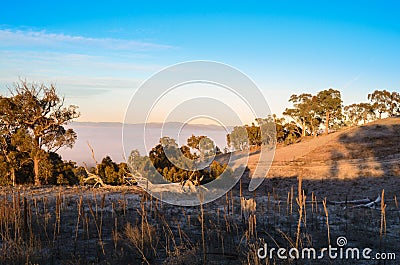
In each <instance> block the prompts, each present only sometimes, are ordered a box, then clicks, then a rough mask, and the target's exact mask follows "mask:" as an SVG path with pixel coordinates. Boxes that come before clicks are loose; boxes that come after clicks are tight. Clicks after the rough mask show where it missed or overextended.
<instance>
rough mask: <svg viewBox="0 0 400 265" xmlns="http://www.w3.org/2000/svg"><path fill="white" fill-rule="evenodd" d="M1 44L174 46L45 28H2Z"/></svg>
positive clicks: (133, 48) (142, 48) (125, 47)
mask: <svg viewBox="0 0 400 265" xmlns="http://www.w3.org/2000/svg"><path fill="white" fill-rule="evenodd" d="M0 46H3V47H13V48H16V47H30V48H32V47H43V48H45V47H50V48H74V47H79V48H82V47H90V48H91V49H93V48H97V49H105V50H118V51H150V50H165V49H171V48H173V47H172V46H170V45H162V44H156V43H150V42H142V41H136V40H126V39H116V38H92V37H84V36H73V35H67V34H63V33H48V32H46V31H44V30H42V31H33V30H14V29H0Z"/></svg>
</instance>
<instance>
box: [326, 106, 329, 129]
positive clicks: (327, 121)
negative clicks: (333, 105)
mask: <svg viewBox="0 0 400 265" xmlns="http://www.w3.org/2000/svg"><path fill="white" fill-rule="evenodd" d="M325 119H326V121H325V134H328V133H329V111H327V112H326V117H325Z"/></svg>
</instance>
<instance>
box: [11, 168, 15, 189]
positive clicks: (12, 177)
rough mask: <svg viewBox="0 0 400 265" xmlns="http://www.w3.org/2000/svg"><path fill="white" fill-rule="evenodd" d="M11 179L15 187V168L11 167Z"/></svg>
mask: <svg viewBox="0 0 400 265" xmlns="http://www.w3.org/2000/svg"><path fill="white" fill-rule="evenodd" d="M11 181H12V185H13V187H14V186H15V168H11Z"/></svg>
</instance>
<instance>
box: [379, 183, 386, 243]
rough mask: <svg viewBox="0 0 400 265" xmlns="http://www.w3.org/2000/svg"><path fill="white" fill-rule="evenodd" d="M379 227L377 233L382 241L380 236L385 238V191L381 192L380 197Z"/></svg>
mask: <svg viewBox="0 0 400 265" xmlns="http://www.w3.org/2000/svg"><path fill="white" fill-rule="evenodd" d="M381 198H382V199H381V227H380V232H379V237H380V240H382V236H383V235H385V236H386V204H385V190H382V196H381Z"/></svg>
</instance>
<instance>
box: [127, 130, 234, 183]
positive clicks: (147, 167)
mask: <svg viewBox="0 0 400 265" xmlns="http://www.w3.org/2000/svg"><path fill="white" fill-rule="evenodd" d="M208 139H209V138H208V137H206V136H199V137H197V136H194V135H192V136H191V137H190V138H189V139H188V145H190V146H191V147H192V148H193V149H196V150H199V149H200V156H198V155H197V154H196V153H194V152H191V149H190V147H189V146H185V145H183V146H181V147H178V145H177V144H176V142H175V140H174V139H171V138H168V137H164V138H162V139H160V143H159V144H158V145H156V146H155V147H153V148H152V149H151V151H150V152H149V156H148V157H147V156H140V154H139V152H138V151H136V150H134V151H132V152H131V155H130V157H129V159H128V164H129V166H130V168H131V170H132V171H133V172H136V174H138V175H141V176H145V177H146V178H147V179H149V181H151V182H152V183H153V184H155V183H166V181H168V182H182V181H184V180H188V179H201V178H202V181H201V184H205V183H208V182H210V181H213V180H214V179H216V178H218V176H219V175H220V174H222V172H224V170H225V169H226V165H221V164H220V163H218V162H217V161H212V163H211V165H210V166H209V167H207V168H205V169H201V170H187V169H190V168H193V169H194V168H195V159H200V160H201V159H202V157H206V156H207V154H208V153H207V152H205V151H204V150H210V149H211V148H209V147H212V148H214V150H215V152H217V153H218V154H219V153H220V152H221V151H220V150H219V148H218V147H216V146H215V145H214V143H212V144H210V143H209V142H208ZM202 144H205V146H206V147H205V148H203V149H202ZM202 150H203V151H202ZM213 152H214V151H213ZM166 153H168V154H169V155H168V156H167V154H166ZM179 165H180V166H179ZM155 170H156V171H157V172H158V173H159V174H161V175H162V177H163V179H160V178H159V175H157V174H156V172H154V171H155Z"/></svg>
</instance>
